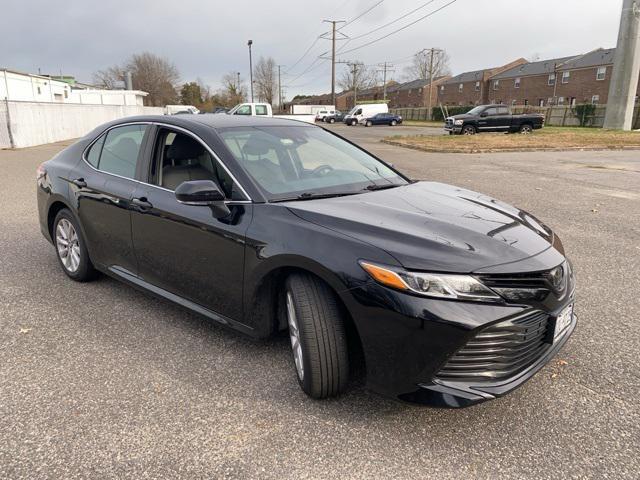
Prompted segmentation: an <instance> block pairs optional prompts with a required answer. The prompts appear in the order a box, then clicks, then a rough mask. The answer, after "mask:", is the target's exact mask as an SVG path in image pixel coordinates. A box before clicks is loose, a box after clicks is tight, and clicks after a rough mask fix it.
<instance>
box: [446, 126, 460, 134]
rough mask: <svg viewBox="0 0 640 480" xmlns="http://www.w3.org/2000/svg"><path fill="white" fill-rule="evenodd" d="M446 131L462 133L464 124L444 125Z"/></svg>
mask: <svg viewBox="0 0 640 480" xmlns="http://www.w3.org/2000/svg"><path fill="white" fill-rule="evenodd" d="M444 131H445V132H453V133H461V132H462V125H445V126H444Z"/></svg>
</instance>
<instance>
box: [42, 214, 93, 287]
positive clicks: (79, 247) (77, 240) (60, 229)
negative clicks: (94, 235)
mask: <svg viewBox="0 0 640 480" xmlns="http://www.w3.org/2000/svg"><path fill="white" fill-rule="evenodd" d="M51 237H52V240H53V244H54V246H55V249H56V257H58V262H59V263H60V266H61V267H62V270H63V271H64V273H66V274H67V276H68V277H69V278H71V279H72V280H75V281H76V282H87V281H89V280H92V279H93V278H95V276H96V273H97V272H96V270H95V268H94V267H93V264H92V263H91V259H90V258H89V252H88V250H87V246H86V242H85V239H84V237H83V236H82V230H80V227H79V225H78V221H77V220H76V218H75V217H74V216H73V214H72V213H71V211H70V210H69V209H67V208H63V209H62V210H60V211H59V212H58V214H57V215H56V218H55V220H54V221H53V229H52V233H51Z"/></svg>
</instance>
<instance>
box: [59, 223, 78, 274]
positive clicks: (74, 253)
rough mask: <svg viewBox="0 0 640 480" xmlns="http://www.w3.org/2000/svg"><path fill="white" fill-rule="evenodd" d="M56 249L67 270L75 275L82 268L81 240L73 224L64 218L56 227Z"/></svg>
mask: <svg viewBox="0 0 640 480" xmlns="http://www.w3.org/2000/svg"><path fill="white" fill-rule="evenodd" d="M56 248H57V250H58V256H59V257H60V261H61V262H62V265H63V266H64V268H65V269H67V271H68V272H70V273H74V272H76V271H77V270H78V267H80V239H79V238H78V233H77V232H76V229H75V227H74V226H73V224H72V223H71V222H70V221H69V220H67V219H66V218H62V219H61V220H60V221H59V222H58V226H57V227H56Z"/></svg>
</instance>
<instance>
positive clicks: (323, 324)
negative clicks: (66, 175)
mask: <svg viewBox="0 0 640 480" xmlns="http://www.w3.org/2000/svg"><path fill="white" fill-rule="evenodd" d="M284 301H285V308H284V310H285V314H286V316H287V321H288V324H289V336H290V339H291V347H292V354H293V355H292V356H293V360H294V364H295V366H296V373H297V377H298V383H299V384H300V388H302V390H303V391H304V392H305V393H306V394H307V395H309V396H310V397H312V398H317V399H321V398H329V397H335V396H337V395H339V394H340V393H341V392H343V391H344V389H345V387H346V385H347V380H348V377H349V359H348V355H347V337H346V333H345V326H344V321H343V313H342V311H341V308H340V304H339V303H338V299H337V298H336V296H335V294H334V293H333V292H332V291H331V289H330V288H329V287H328V286H327V285H326V284H325V283H324V282H322V281H321V280H320V279H318V278H316V277H314V276H312V275H309V274H293V275H291V276H289V278H287V281H286V288H285V300H284ZM296 332H297V333H296Z"/></svg>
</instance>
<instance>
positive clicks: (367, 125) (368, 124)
mask: <svg viewBox="0 0 640 480" xmlns="http://www.w3.org/2000/svg"><path fill="white" fill-rule="evenodd" d="M371 125H373V123H371V122H369V121H367V123H365V124H364V126H365V127H370V126H371Z"/></svg>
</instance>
